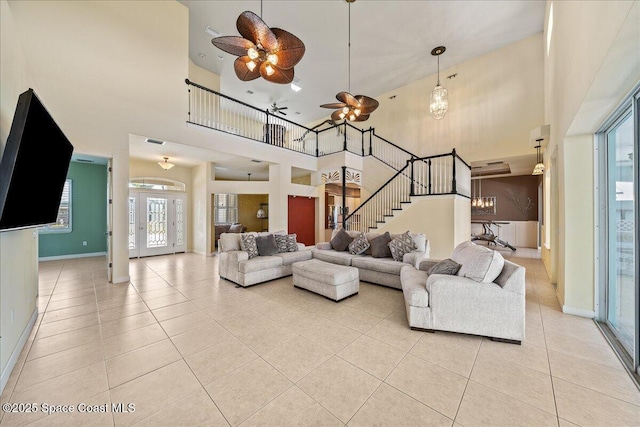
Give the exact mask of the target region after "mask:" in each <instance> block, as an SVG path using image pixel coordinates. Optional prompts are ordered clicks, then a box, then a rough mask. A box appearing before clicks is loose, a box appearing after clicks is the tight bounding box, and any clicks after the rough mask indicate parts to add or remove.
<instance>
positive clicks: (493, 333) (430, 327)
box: [400, 241, 526, 344]
mask: <svg viewBox="0 0 640 427" xmlns="http://www.w3.org/2000/svg"><path fill="white" fill-rule="evenodd" d="M450 260H453V261H455V263H457V264H459V265H460V269H459V270H458V272H457V273H456V274H455V275H452V274H450V273H449V274H435V273H432V274H429V273H428V272H429V271H430V269H431V268H432V267H434V265H436V264H437V263H438V262H439V261H438V260H424V261H422V262H421V263H420V264H419V265H418V268H415V266H406V267H403V268H402V271H401V273H400V280H401V282H402V292H403V294H404V299H405V307H406V310H407V319H408V321H409V326H410V327H411V328H412V329H419V330H427V331H429V332H433V331H435V330H441V331H450V332H460V333H465V334H473V335H481V336H487V337H490V338H492V339H495V340H498V341H507V342H513V343H517V344H520V343H521V341H523V340H524V334H525V317H526V315H525V268H524V267H522V266H520V265H517V264H514V263H512V262H510V261H508V260H505V259H503V258H502V256H501V255H500V253H499V252H497V251H493V250H491V249H489V248H486V247H484V246H480V245H476V244H474V243H472V242H469V241H467V242H463V243H461V244H460V245H458V246H457V247H456V249H455V250H454V252H453V254H452V255H451V258H450Z"/></svg>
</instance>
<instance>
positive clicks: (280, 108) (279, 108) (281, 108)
mask: <svg viewBox="0 0 640 427" xmlns="http://www.w3.org/2000/svg"><path fill="white" fill-rule="evenodd" d="M287 108H289V107H278V110H286V109H287Z"/></svg>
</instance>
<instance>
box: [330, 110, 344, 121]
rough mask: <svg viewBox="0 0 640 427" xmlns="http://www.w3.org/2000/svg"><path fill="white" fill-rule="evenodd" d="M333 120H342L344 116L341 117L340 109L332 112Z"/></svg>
mask: <svg viewBox="0 0 640 427" xmlns="http://www.w3.org/2000/svg"><path fill="white" fill-rule="evenodd" d="M331 120H333V121H334V122H339V121H340V120H342V118H341V117H340V110H337V111H334V112H333V113H331Z"/></svg>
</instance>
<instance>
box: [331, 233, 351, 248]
mask: <svg viewBox="0 0 640 427" xmlns="http://www.w3.org/2000/svg"><path fill="white" fill-rule="evenodd" d="M352 241H353V237H351V236H349V233H347V232H346V231H344V228H341V229H340V230H339V231H338V232H337V233H336V235H335V236H333V239H331V242H330V243H331V247H332V248H333V249H334V250H336V251H339V252H341V251H346V250H347V249H348V248H349V243H351V242H352Z"/></svg>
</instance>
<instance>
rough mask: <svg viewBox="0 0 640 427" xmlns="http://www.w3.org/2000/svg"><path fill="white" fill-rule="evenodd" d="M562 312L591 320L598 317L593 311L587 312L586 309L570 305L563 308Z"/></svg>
mask: <svg viewBox="0 0 640 427" xmlns="http://www.w3.org/2000/svg"><path fill="white" fill-rule="evenodd" d="M562 312H563V313H566V314H573V315H574V316H580V317H587V318H589V319H593V318H595V317H596V312H595V311H593V310H585V309H584V308H577V307H571V306H568V305H563V306H562Z"/></svg>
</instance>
